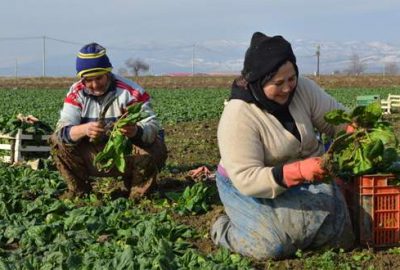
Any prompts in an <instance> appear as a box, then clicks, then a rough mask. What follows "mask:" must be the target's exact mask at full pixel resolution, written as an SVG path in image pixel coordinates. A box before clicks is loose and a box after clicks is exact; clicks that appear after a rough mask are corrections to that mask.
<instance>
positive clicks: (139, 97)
mask: <svg viewBox="0 0 400 270" xmlns="http://www.w3.org/2000/svg"><path fill="white" fill-rule="evenodd" d="M115 96H117V98H116V99H115V100H114V102H113V103H112V104H111V106H110V107H109V108H108V110H107V112H106V114H105V119H104V122H105V123H106V124H107V123H109V122H115V121H116V120H117V119H118V117H120V116H121V115H122V112H121V109H124V108H126V107H127V106H129V105H131V104H133V103H135V102H143V105H142V110H143V111H144V112H146V113H147V114H148V115H149V116H148V117H147V118H145V119H143V120H142V121H140V122H138V123H137V125H138V128H139V134H140V135H141V138H139V139H140V140H141V142H143V143H145V144H150V143H152V142H154V140H155V138H156V136H157V135H158V133H159V131H160V129H161V126H160V123H159V121H158V120H157V118H156V115H155V113H154V111H153V109H152V106H151V99H150V96H149V95H148V94H147V93H146V91H145V90H144V89H143V88H142V87H141V86H140V85H138V84H137V83H136V82H134V81H131V80H128V79H126V78H123V77H121V76H118V75H116V74H112V75H111V84H110V86H109V88H108V90H107V92H106V93H105V94H104V95H102V96H93V95H91V94H90V92H89V90H88V89H87V88H86V87H85V85H84V83H83V82H82V80H80V81H78V82H76V83H74V84H73V85H72V86H71V88H70V89H69V91H68V93H67V96H66V97H65V99H64V106H63V108H62V110H61V113H60V119H59V121H58V123H57V132H58V135H59V137H60V139H61V140H62V141H63V142H65V143H74V142H73V141H72V140H71V138H70V135H69V132H70V129H71V127H72V126H75V125H80V124H84V123H88V122H92V121H98V119H99V117H100V113H101V110H102V108H103V107H102V106H104V104H105V103H106V102H107V100H110V99H112V98H113V97H115Z"/></svg>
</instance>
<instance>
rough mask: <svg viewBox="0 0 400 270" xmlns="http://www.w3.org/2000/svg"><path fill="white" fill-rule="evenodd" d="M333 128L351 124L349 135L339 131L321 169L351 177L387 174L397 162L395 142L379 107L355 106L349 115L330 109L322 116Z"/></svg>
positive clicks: (376, 104)
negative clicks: (351, 128)
mask: <svg viewBox="0 0 400 270" xmlns="http://www.w3.org/2000/svg"><path fill="white" fill-rule="evenodd" d="M325 120H326V121H327V122H328V123H331V124H334V125H341V124H351V125H353V126H354V128H355V130H354V132H352V133H346V132H345V131H342V132H339V134H337V136H336V137H335V138H334V140H333V142H332V144H331V146H330V148H329V149H328V151H327V153H325V155H324V167H325V168H326V169H327V170H328V171H329V172H330V173H331V174H332V175H339V176H342V177H343V176H354V175H362V174H367V173H389V172H391V171H390V168H391V167H392V164H393V163H394V162H395V161H396V160H397V159H398V154H397V151H396V149H397V146H398V140H397V138H396V135H395V133H394V131H393V128H392V126H391V124H390V123H389V122H385V121H383V120H382V110H381V107H380V104H379V103H377V102H375V103H371V104H369V105H367V106H358V107H356V108H355V109H354V110H353V111H352V112H350V113H347V112H345V111H343V110H334V111H331V112H328V113H327V114H326V115H325Z"/></svg>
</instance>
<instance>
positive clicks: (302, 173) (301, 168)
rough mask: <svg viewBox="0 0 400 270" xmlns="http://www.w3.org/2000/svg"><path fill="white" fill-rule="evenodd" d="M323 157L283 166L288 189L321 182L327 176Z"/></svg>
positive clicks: (284, 179)
mask: <svg viewBox="0 0 400 270" xmlns="http://www.w3.org/2000/svg"><path fill="white" fill-rule="evenodd" d="M321 164H322V159H321V157H310V158H306V159H304V160H299V161H296V162H293V163H288V164H285V165H283V181H284V182H285V184H286V186H287V187H291V186H296V185H299V184H301V183H304V182H309V183H310V182H314V181H320V180H322V179H323V178H324V176H325V175H326V173H327V172H326V171H325V170H324V169H323V168H322V165H321Z"/></svg>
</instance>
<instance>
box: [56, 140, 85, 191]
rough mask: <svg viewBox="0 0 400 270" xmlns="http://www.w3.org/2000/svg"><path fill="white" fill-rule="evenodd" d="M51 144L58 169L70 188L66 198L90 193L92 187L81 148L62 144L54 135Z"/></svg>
mask: <svg viewBox="0 0 400 270" xmlns="http://www.w3.org/2000/svg"><path fill="white" fill-rule="evenodd" d="M49 142H50V146H51V155H52V156H53V159H54V162H55V164H56V167H57V169H58V171H59V172H60V174H61V176H62V177H63V178H64V180H65V182H66V183H67V186H68V192H66V194H65V196H66V197H71V196H82V195H84V194H86V193H89V192H90V191H91V190H92V187H91V185H90V182H89V174H88V173H87V170H86V166H85V162H84V160H83V159H82V158H81V154H80V153H79V152H78V150H77V148H79V147H77V146H76V145H65V144H63V143H61V142H60V141H59V140H58V137H57V136H56V135H52V137H51V138H50V140H49ZM67 193H68V194H67Z"/></svg>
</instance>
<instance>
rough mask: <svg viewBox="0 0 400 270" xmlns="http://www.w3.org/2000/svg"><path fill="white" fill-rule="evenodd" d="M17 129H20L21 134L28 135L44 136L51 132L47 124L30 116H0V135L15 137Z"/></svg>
mask: <svg viewBox="0 0 400 270" xmlns="http://www.w3.org/2000/svg"><path fill="white" fill-rule="evenodd" d="M18 129H22V133H23V134H30V135H46V134H50V133H52V132H53V129H52V128H51V127H50V126H49V125H48V124H46V123H44V122H42V121H40V120H39V119H37V118H36V117H34V116H32V115H28V116H25V115H22V114H18V115H16V116H12V117H7V116H4V115H0V133H2V134H9V135H10V136H15V134H17V132H18Z"/></svg>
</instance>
